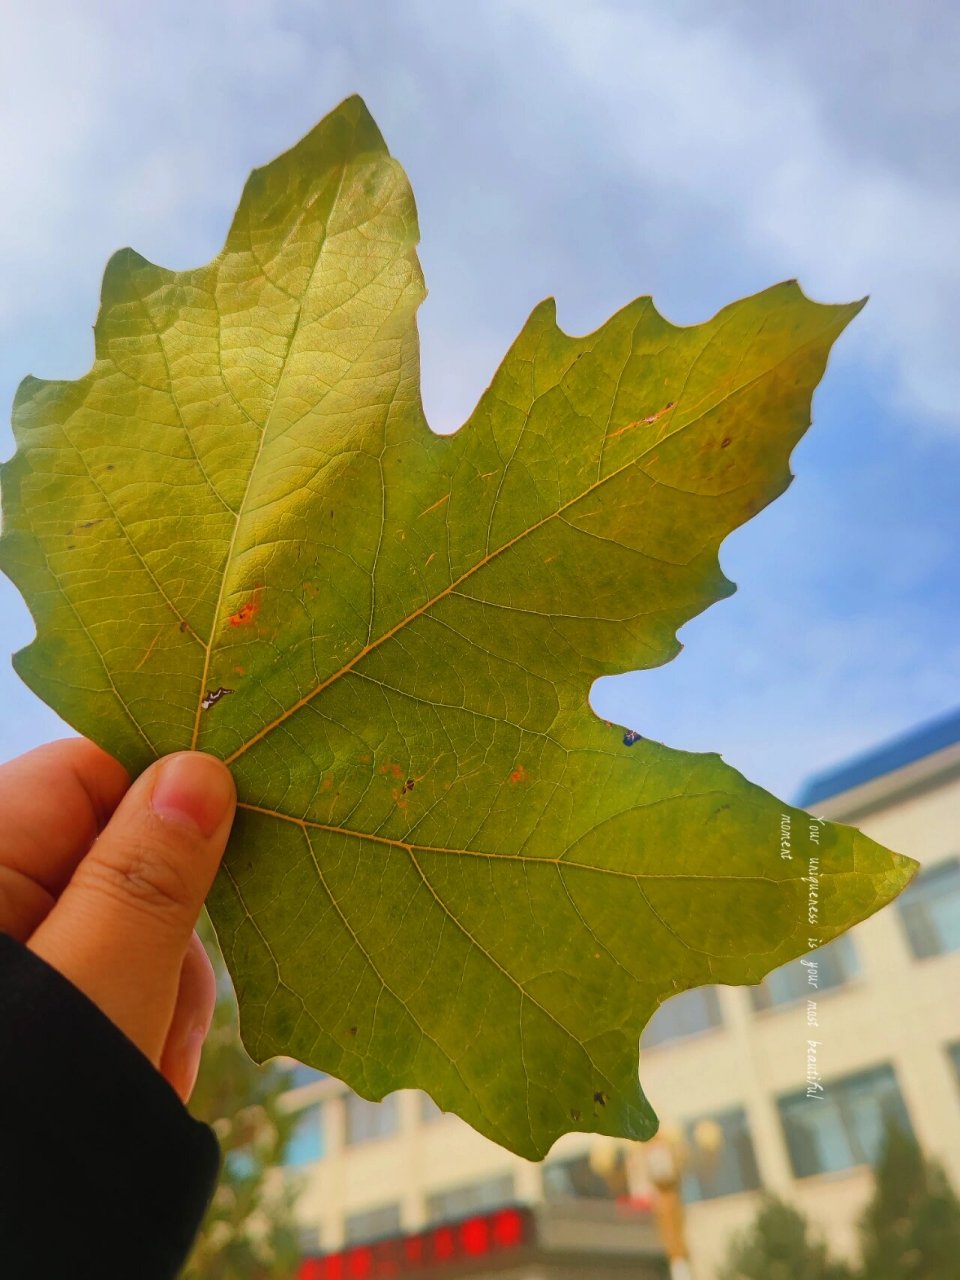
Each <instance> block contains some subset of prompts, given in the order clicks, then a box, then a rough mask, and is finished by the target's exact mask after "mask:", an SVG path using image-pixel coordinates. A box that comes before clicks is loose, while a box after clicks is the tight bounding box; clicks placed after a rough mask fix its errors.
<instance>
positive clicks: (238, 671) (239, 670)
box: [233, 667, 247, 676]
mask: <svg viewBox="0 0 960 1280" xmlns="http://www.w3.org/2000/svg"><path fill="white" fill-rule="evenodd" d="M233 670H234V673H235V674H236V675H238V676H245V675H246V674H247V669H246V667H234V668H233Z"/></svg>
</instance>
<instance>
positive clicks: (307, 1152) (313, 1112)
mask: <svg viewBox="0 0 960 1280" xmlns="http://www.w3.org/2000/svg"><path fill="white" fill-rule="evenodd" d="M324 1149H325V1143H324V1140H323V1110H322V1108H321V1107H320V1106H319V1105H318V1106H315V1107H304V1109H303V1110H302V1111H301V1112H300V1113H299V1114H298V1115H297V1122H296V1124H295V1125H294V1129H293V1133H292V1134H291V1135H290V1140H289V1141H288V1143H287V1146H286V1149H285V1150H284V1153H283V1163H284V1164H285V1165H286V1166H287V1167H288V1168H298V1167H299V1166H300V1165H303V1164H313V1162H314V1161H315V1160H322V1159H323V1156H324Z"/></svg>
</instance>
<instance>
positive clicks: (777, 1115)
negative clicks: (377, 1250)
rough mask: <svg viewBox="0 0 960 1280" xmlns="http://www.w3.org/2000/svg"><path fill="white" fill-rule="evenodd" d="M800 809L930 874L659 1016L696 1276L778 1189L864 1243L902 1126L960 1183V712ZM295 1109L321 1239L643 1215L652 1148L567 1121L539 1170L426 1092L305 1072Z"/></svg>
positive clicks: (309, 1215) (821, 782) (299, 1167)
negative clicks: (793, 955)
mask: <svg viewBox="0 0 960 1280" xmlns="http://www.w3.org/2000/svg"><path fill="white" fill-rule="evenodd" d="M799 803H800V804H801V805H802V806H803V807H804V808H807V809H809V810H810V812H812V813H814V814H816V815H820V816H823V817H826V818H829V819H831V820H833V821H839V822H847V823H851V824H853V825H855V826H857V827H859V828H860V829H861V830H863V831H864V832H865V833H866V834H867V835H869V836H872V837H873V838H875V839H876V840H878V841H880V842H881V843H882V844H885V845H888V846H889V847H890V848H893V849H896V850H897V851H899V852H902V853H907V854H910V855H911V856H912V857H914V858H916V859H917V860H918V861H919V862H920V863H921V868H922V869H921V872H920V873H919V875H918V876H917V878H916V879H915V880H914V882H913V883H912V884H911V885H910V886H909V888H908V889H907V890H906V891H905V892H904V893H903V894H902V895H901V897H900V898H899V899H898V900H897V902H896V903H894V904H892V905H891V906H889V907H887V908H886V909H884V910H883V911H881V912H879V913H878V914H877V915H875V916H873V917H872V918H871V919H869V920H867V921H864V922H863V923H862V924H860V925H858V926H857V927H856V928H855V929H853V930H852V931H851V932H850V933H849V934H847V935H846V936H845V937H843V938H841V939H839V940H837V941H836V942H833V943H831V944H829V945H828V946H826V947H823V948H821V949H820V950H818V951H815V952H812V953H811V956H810V957H805V958H804V961H805V962H801V961H800V960H797V961H793V962H791V963H790V964H789V965H786V966H784V967H783V968H782V969H780V970H777V971H776V972H775V973H773V974H771V975H769V976H768V977H767V979H766V980H765V981H764V982H763V983H762V984H761V985H760V986H758V987H749V988H748V987H713V988H699V989H697V990H694V991H689V992H685V993H684V994H682V995H680V996H678V997H676V998H675V999H673V1000H671V1001H669V1002H668V1003H666V1004H665V1005H663V1006H662V1008H661V1009H660V1010H659V1011H658V1013H657V1015H656V1016H655V1018H654V1019H653V1020H652V1022H651V1023H650V1025H649V1027H648V1028H647V1031H646V1032H645V1034H644V1038H643V1042H642V1045H641V1063H642V1066H641V1070H642V1075H643V1081H644V1088H645V1090H646V1092H647V1095H648V1096H649V1098H650V1101H651V1102H652V1104H653V1106H654V1107H655V1109H656V1110H657V1112H658V1114H659V1115H660V1117H661V1120H662V1123H663V1131H664V1132H666V1133H667V1134H668V1135H671V1134H672V1135H673V1138H672V1140H673V1142H674V1144H675V1146H676V1148H677V1150H679V1151H680V1152H682V1154H683V1158H684V1159H685V1161H686V1163H685V1173H684V1178H683V1198H684V1202H685V1205H686V1223H687V1239H688V1242H689V1246H690V1253H691V1264H692V1271H693V1276H694V1278H695V1280H712V1277H713V1275H714V1271H715V1268H716V1266H717V1264H718V1262H719V1261H720V1260H721V1259H722V1258H723V1257H724V1256H725V1254H726V1251H727V1248H728V1244H729V1240H730V1237H731V1234H732V1233H733V1232H734V1231H736V1230H737V1229H739V1228H741V1227H744V1226H746V1225H747V1224H748V1223H749V1222H750V1221H751V1219H752V1218H753V1216H754V1214H755V1212H756V1209H757V1205H758V1203H759V1199H760V1193H761V1190H762V1189H766V1190H768V1191H771V1192H774V1193H776V1194H778V1195H780V1196H782V1197H784V1198H786V1199H788V1200H790V1201H792V1202H794V1203H795V1204H797V1206H798V1207H799V1208H801V1209H802V1210H803V1211H804V1212H805V1213H807V1214H808V1216H809V1217H810V1218H811V1220H812V1221H813V1223H814V1224H815V1226H816V1227H817V1228H819V1229H820V1230H821V1231H822V1232H823V1234H824V1235H825V1236H826V1237H827V1238H828V1240H829V1241H830V1243H831V1244H832V1246H833V1247H834V1248H835V1249H836V1250H837V1251H838V1252H842V1253H846V1254H848V1255H852V1254H853V1253H854V1252H855V1250H856V1241H857V1231H856V1222H857V1218H858V1216H859V1214H860V1211H861V1210H862V1208H863V1206H864V1204H865V1203H866V1201H867V1199H868V1198H869V1196H870V1193H871V1190H872V1175H871V1170H870V1162H871V1161H872V1160H873V1159H874V1158H875V1156H876V1154H877V1152H878V1150H879V1146H880V1142H881V1140H882V1135H883V1132H884V1126H885V1124H886V1123H887V1122H888V1121H895V1122H897V1123H899V1124H900V1125H903V1126H909V1127H910V1128H911V1129H912V1130H913V1132H914V1133H915V1135H916V1137H917V1138H918V1140H919V1141H920V1143H921V1145H922V1146H923V1148H924V1150H925V1151H926V1152H927V1153H928V1154H929V1155H932V1156H934V1157H936V1158H937V1159H939V1160H940V1161H941V1162H942V1164H943V1165H944V1167H945V1168H946V1170H947V1172H948V1174H949V1175H950V1177H951V1180H952V1181H953V1183H954V1185H955V1186H956V1187H957V1188H960V713H958V714H956V715H953V716H950V717H947V718H945V719H944V720H941V721H939V722H938V723H937V724H935V725H931V726H927V727H925V728H923V729H921V730H918V731H917V732H916V733H913V734H910V735H908V736H907V737H905V738H902V739H899V740H898V741H896V742H894V743H891V744H888V745H886V746H884V747H882V748H880V749H878V750H877V751H875V752H872V753H870V754H869V755H866V756H863V757H861V758H859V759H857V760H854V761H852V762H849V763H848V764H845V765H843V766H841V767H840V768H838V769H835V770H832V771H830V772H829V773H826V774H823V775H820V776H818V777H816V778H814V779H812V780H811V782H810V783H809V784H808V786H807V787H806V788H805V790H804V792H803V794H802V795H801V796H800V798H799ZM811 961H813V962H814V963H811ZM287 1105H288V1106H290V1107H291V1108H293V1109H296V1110H297V1111H298V1112H299V1113H300V1120H299V1124H298V1128H297V1133H296V1137H295V1140H294V1142H293V1144H292V1145H291V1149H290V1153H289V1168H288V1170H287V1174H286V1176H290V1177H297V1178H299V1179H301V1181H302V1184H303V1191H302V1194H301V1198H300V1201H299V1215H300V1218H301V1221H302V1224H303V1246H304V1249H305V1251H306V1252H310V1253H319V1252H321V1251H324V1250H331V1251H335V1250H339V1249H342V1248H343V1247H344V1246H346V1245H350V1244H354V1243H360V1242H363V1241H369V1240H374V1239H382V1238H386V1237H391V1236H397V1235H400V1234H405V1233H416V1232H420V1231H423V1230H425V1229H426V1228H429V1227H431V1226H435V1225H437V1224H441V1223H444V1222H452V1221H456V1220H458V1219H462V1218H464V1217H467V1216H469V1215H471V1214H483V1213H486V1212H490V1211H492V1210H494V1209H496V1208H498V1207H500V1206H505V1205H520V1206H524V1205H525V1206H537V1205H543V1204H551V1203H562V1202H564V1201H566V1202H567V1203H570V1202H571V1201H573V1200H578V1201H586V1200H603V1199H607V1200H616V1199H618V1198H619V1199H620V1200H621V1202H624V1201H629V1200H630V1197H631V1196H633V1203H634V1205H635V1206H636V1207H637V1208H638V1209H640V1210H641V1211H642V1202H641V1201H638V1200H637V1196H638V1194H639V1195H640V1196H641V1197H642V1196H643V1195H644V1194H645V1192H644V1189H643V1185H642V1184H643V1173H642V1164H643V1155H642V1150H638V1151H631V1150H630V1149H629V1148H628V1145H627V1144H623V1147H622V1149H619V1150H618V1149H615V1148H614V1147H612V1146H611V1144H609V1142H608V1141H607V1140H605V1139H596V1138H591V1137H590V1136H588V1135H583V1134H568V1135H566V1136H565V1137H564V1138H563V1139H561V1141H559V1142H558V1143H557V1144H556V1146H555V1147H554V1149H553V1150H552V1151H551V1153H550V1156H549V1157H548V1158H547V1160H546V1161H545V1162H544V1163H543V1164H531V1163H529V1162H527V1161H524V1160H521V1159H519V1158H517V1157H515V1156H512V1155H510V1154H509V1153H508V1152H505V1151H503V1150H501V1149H500V1148H499V1147H497V1146H495V1145H494V1144H493V1143H491V1142H489V1141H487V1140H486V1139H485V1138H482V1137H481V1136H480V1135H479V1134H477V1133H475V1132H474V1131H473V1130H472V1129H470V1128H469V1127H468V1126H467V1125H465V1124H464V1123H463V1122H461V1121H460V1120H458V1119H457V1118H456V1117H454V1116H447V1115H443V1114H442V1113H441V1112H439V1110H438V1109H437V1108H436V1107H435V1106H434V1104H433V1103H432V1102H431V1101H430V1099H429V1098H427V1097H426V1096H425V1095H423V1094H418V1093H415V1092H401V1093H398V1094H395V1095H392V1096H391V1097H390V1098H388V1099H386V1100H385V1101H384V1102H383V1103H380V1104H373V1103H369V1102H366V1101H364V1100H363V1099H361V1098H358V1097H357V1096H356V1095H354V1094H352V1093H351V1092H350V1091H349V1090H347V1089H346V1088H345V1087H344V1086H343V1085H342V1084H340V1083H339V1082H338V1081H335V1080H333V1079H329V1078H326V1077H319V1076H318V1075H317V1073H311V1072H307V1071H305V1070H304V1069H302V1068H300V1069H299V1074H298V1083H297V1087H296V1088H295V1089H293V1090H292V1091H291V1093H290V1094H289V1095H288V1098H287ZM638 1169H639V1170H640V1172H639V1173H638V1172H637V1170H638Z"/></svg>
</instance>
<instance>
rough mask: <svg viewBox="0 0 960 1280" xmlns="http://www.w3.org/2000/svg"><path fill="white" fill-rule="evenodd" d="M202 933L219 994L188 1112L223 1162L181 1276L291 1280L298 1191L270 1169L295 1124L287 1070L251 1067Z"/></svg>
mask: <svg viewBox="0 0 960 1280" xmlns="http://www.w3.org/2000/svg"><path fill="white" fill-rule="evenodd" d="M201 935H202V937H203V940H204V943H205V945H206V947H207V951H208V954H209V955H210V958H211V960H212V961H213V965H214V969H215V971H216V973H217V986H218V992H219V994H218V997H217V1005H216V1010H215V1012H214V1017H213V1025H212V1027H211V1029H210V1034H209V1036H208V1037H207V1041H206V1044H205V1045H204V1051H203V1057H202V1059H201V1063H200V1073H199V1076H198V1077H197V1085H196V1088H195V1090H194V1093H193V1097H192V1098H191V1100H190V1110H191V1112H192V1113H193V1115H194V1116H196V1118H197V1119H198V1120H202V1121H204V1123H206V1124H209V1125H211V1126H212V1128H213V1130H214V1132H215V1133H216V1134H217V1137H218V1139H219V1140H220V1146H221V1149H222V1151H223V1156H224V1160H223V1168H222V1170H221V1175H220V1182H219V1185H218V1187H217V1190H216V1192H215V1194H214V1197H213V1202H212V1203H211V1205H210V1208H209V1210H208V1211H207V1216H206V1218H205V1219H204V1222H203V1227H202V1229H201V1232H200V1235H199V1237H198V1239H197V1243H196V1245H195V1247H194V1251H193V1254H192V1255H191V1258H190V1261H189V1263H188V1264H187V1268H186V1270H185V1271H184V1273H183V1280H291V1277H292V1276H293V1275H294V1273H295V1269H296V1264H297V1260H298V1256H299V1250H298V1241H297V1228H296V1222H295V1219H294V1216H293V1205H294V1201H295V1198H296V1188H295V1187H294V1186H293V1185H292V1184H291V1183H290V1182H289V1180H284V1179H283V1178H282V1175H280V1174H279V1172H278V1170H277V1169H276V1166H278V1165H280V1164H281V1162H282V1159H283V1155H284V1151H285V1149H286V1146H287V1143H288V1141H289V1139H290V1134H291V1131H292V1129H293V1126H294V1123H295V1117H294V1116H291V1115H289V1114H284V1112H282V1111H281V1109H280V1107H279V1098H280V1095H281V1094H282V1093H283V1092H284V1091H285V1090H286V1089H288V1088H289V1087H290V1072H289V1071H287V1070H285V1069H284V1068H282V1067H279V1066H277V1065H275V1064H273V1063H268V1064H267V1065H266V1066H262V1067H260V1066H257V1065H256V1063H254V1062H253V1061H252V1060H251V1059H250V1058H249V1057H248V1055H247V1053H246V1051H245V1050H244V1048H243V1046H242V1044H241V1043H240V1031H239V1020H238V1016H237V1005H236V1000H235V998H234V995H233V989H232V987H231V986H230V982H229V979H228V978H227V975H226V968H225V966H224V964H223V958H222V956H221V955H220V950H219V947H218V946H217V943H216V940H215V938H214V936H213V930H212V929H211V928H210V926H209V924H208V923H207V922H206V919H204V921H203V922H202V926H201Z"/></svg>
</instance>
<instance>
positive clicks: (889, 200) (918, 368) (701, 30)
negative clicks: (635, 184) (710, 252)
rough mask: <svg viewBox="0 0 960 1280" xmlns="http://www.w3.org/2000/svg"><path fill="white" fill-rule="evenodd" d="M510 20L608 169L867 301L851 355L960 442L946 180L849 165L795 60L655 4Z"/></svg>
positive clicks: (860, 159) (955, 276) (957, 256)
mask: <svg viewBox="0 0 960 1280" xmlns="http://www.w3.org/2000/svg"><path fill="white" fill-rule="evenodd" d="M515 8H516V9H517V10H519V11H522V12H523V13H525V14H526V15H527V17H528V18H529V19H530V20H531V21H533V22H535V23H537V24H538V25H539V26H540V28H541V30H542V32H543V35H544V37H545V38H546V39H547V40H548V41H549V42H550V44H551V46H552V47H553V48H554V49H555V50H557V51H558V52H559V53H560V54H561V56H562V59H563V61H564V63H565V65H566V68H567V70H568V71H569V73H570V74H571V75H572V76H574V77H575V78H576V84H575V85H571V84H570V83H569V82H567V83H565V84H564V94H565V95H566V96H567V97H569V98H577V99H578V100H579V101H581V102H582V104H583V110H584V111H586V112H588V113H590V114H591V116H592V118H593V120H594V122H595V125H596V129H597V137H598V140H599V139H602V146H603V148H604V149H606V150H607V151H608V163H609V164H610V165H611V167H616V166H622V165H627V166H629V167H630V168H632V170H633V171H634V173H635V174H636V175H637V176H638V177H639V178H640V179H642V180H643V181H644V182H645V183H649V182H651V181H652V182H653V183H654V184H655V185H657V186H659V187H661V188H663V189H664V191H665V193H666V194H665V195H664V197H663V201H664V208H665V210H668V209H669V207H670V204H671V202H673V203H676V202H677V201H683V202H687V201H696V202H700V203H701V204H703V205H705V206H707V207H708V208H714V209H716V210H717V211H718V212H719V213H721V214H722V215H723V216H724V218H726V219H729V220H731V221H732V222H733V223H734V224H735V225H736V226H738V228H739V238H740V242H741V243H740V252H741V253H743V254H744V255H746V256H749V257H753V258H756V259H760V260H761V261H764V262H766V263H768V264H769V265H770V267H771V269H772V270H774V271H775V272H777V273H784V274H787V275H793V274H797V275H799V277H800V278H801V280H802V282H803V283H804V285H805V286H806V288H807V290H808V292H810V293H811V294H812V295H813V296H815V297H820V298H823V299H830V300H833V299H838V300H840V299H846V298H854V297H859V296H862V295H863V294H865V293H869V294H870V295H871V305H870V306H869V307H868V308H867V310H866V312H865V313H864V315H863V317H862V318H861V320H859V321H858V323H857V325H856V326H854V329H853V331H852V334H851V337H850V342H851V350H853V351H855V352H856V354H857V355H858V357H859V358H860V359H862V360H873V361H876V362H877V364H878V365H879V364H880V363H881V362H883V361H890V360H892V361H893V362H895V369H896V374H897V381H898V391H899V394H900V396H901V398H902V402H903V405H904V407H906V408H907V409H911V408H912V409H913V410H914V411H917V412H919V413H920V414H924V413H926V414H928V415H930V416H932V417H933V418H935V419H938V420H940V421H942V422H943V423H949V424H952V425H953V427H955V428H960V362H958V360H957V341H956V328H957V319H958V316H960V185H958V183H957V173H956V172H954V173H953V174H952V175H951V174H950V173H949V171H947V172H944V171H943V170H941V171H940V173H939V174H938V179H939V181H938V183H937V184H936V185H934V184H933V183H932V182H930V183H923V182H921V181H920V180H919V179H918V178H917V177H916V176H914V175H912V174H909V173H908V172H906V171H905V170H902V169H900V168H898V167H897V166H896V165H895V164H894V163H893V162H892V161H891V160H889V159H888V160H887V161H886V162H884V161H882V160H880V159H878V158H877V157H876V156H875V155H872V154H869V153H862V154H861V153H857V152H855V151H852V150H851V149H850V148H849V147H848V146H847V145H845V141H844V139H843V137H842V135H841V134H840V133H839V132H838V131H837V130H836V129H835V128H834V127H833V123H832V121H831V119H830V118H828V117H827V116H826V115H825V114H824V111H823V110H822V108H821V104H820V102H819V101H818V96H817V92H816V89H815V86H813V85H812V84H811V83H810V82H809V80H808V79H807V78H805V76H804V74H803V68H802V64H801V63H800V62H799V61H798V62H797V63H796V64H794V63H791V62H790V61H788V60H786V59H785V58H778V57H776V56H774V55H773V54H772V53H771V52H769V51H767V52H766V53H765V54H764V55H763V56H761V55H760V53H759V51H758V49H757V48H756V47H750V46H749V45H748V44H747V43H745V40H744V38H743V37H738V36H736V35H734V34H732V33H731V32H730V31H725V30H724V29H723V28H722V27H721V26H720V25H719V24H714V25H710V26H707V25H704V24H702V23H701V24H699V25H697V24H695V23H692V22H689V21H686V22H685V21H683V20H682V19H677V18H676V17H675V16H671V15H668V14H665V13H664V12H663V11H662V8H661V7H660V6H656V7H655V6H653V5H649V4H638V5H637V6H635V7H634V8H633V9H632V10H631V11H629V12H627V11H624V10H623V9H622V8H619V7H614V6H611V5H609V4H606V5H605V4H603V3H595V4H591V5H589V6H584V5H582V4H579V3H573V2H572V0H554V2H553V3H551V4H550V5H544V4H539V3H537V2H536V0H515ZM864 21H868V19H866V18H865V19H864ZM824 35H825V36H828V35H829V33H828V32H824ZM886 52H887V54H888V56H890V57H895V56H896V55H895V51H893V50H887V51H886ZM851 90H852V91H853V92H855V91H856V88H855V85H854V86H851ZM956 107H957V104H956V102H955V108H954V110H955V114H957V115H958V116H960V111H958V110H957V109H956ZM951 177H952V183H951V181H950V179H951ZM945 179H946V181H945ZM726 247H727V249H728V251H730V249H731V248H733V246H732V245H729V244H728V245H727V246H726Z"/></svg>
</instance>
